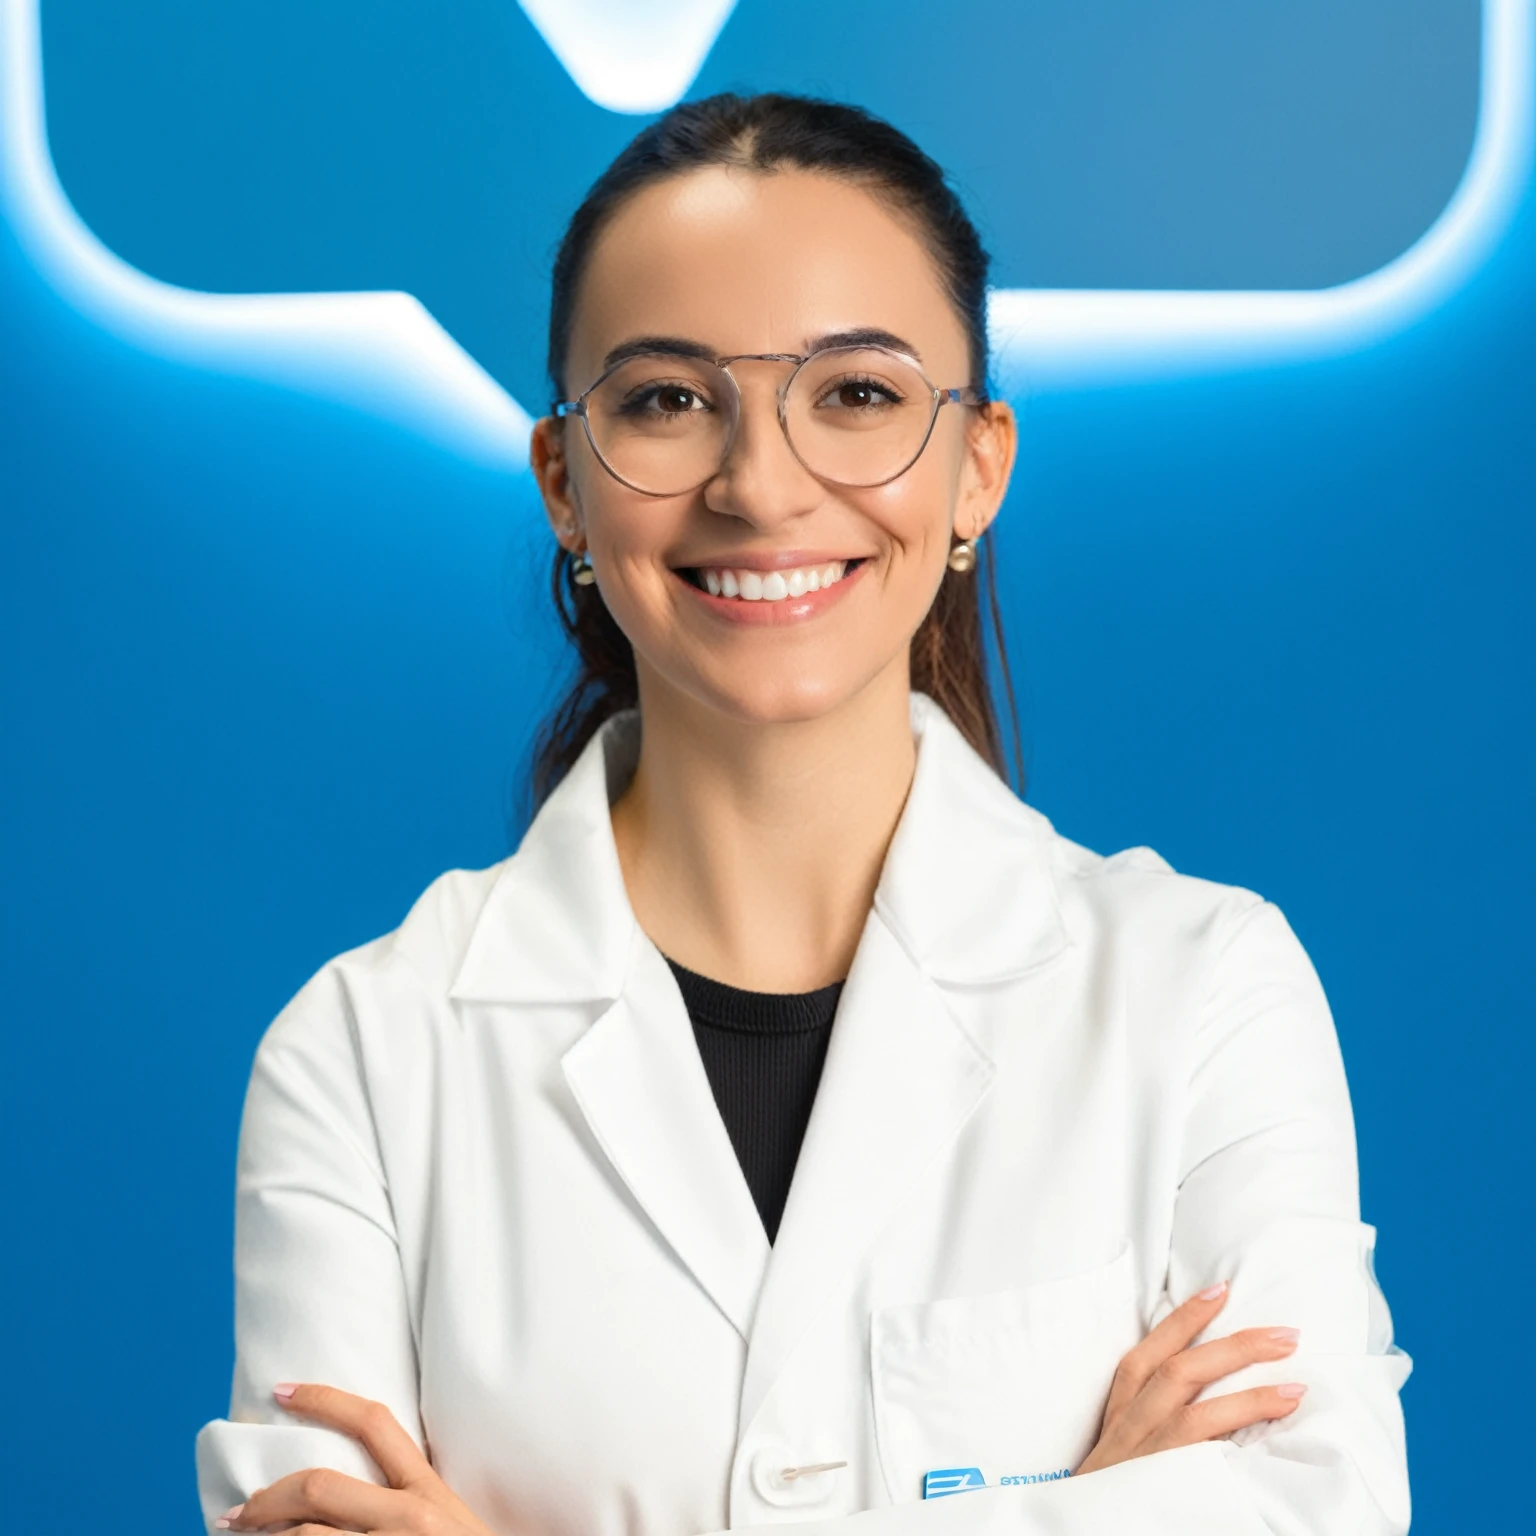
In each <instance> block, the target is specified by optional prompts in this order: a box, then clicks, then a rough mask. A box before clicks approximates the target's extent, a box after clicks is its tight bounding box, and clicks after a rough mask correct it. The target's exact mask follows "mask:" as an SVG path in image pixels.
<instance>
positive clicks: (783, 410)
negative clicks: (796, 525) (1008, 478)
mask: <svg viewBox="0 0 1536 1536" xmlns="http://www.w3.org/2000/svg"><path fill="white" fill-rule="evenodd" d="M740 362H759V363H793V364H795V368H794V371H793V372H792V373H791V374H790V375H789V377H788V378H786V379H785V380H784V382H783V383H782V384H780V386H779V389H778V412H779V425H780V427H781V428H783V431H784V436H785V438H786V440H787V441H788V443H789V447H790V452H791V453H793V454H794V456H795V457H796V458H797V459H798V460H799V461H800V463H801V464H803V465H804V466H805V468H806V469H808V470H809V471H810V472H811V474H813V475H815V476H816V477H817V479H819V480H827V481H830V482H832V483H833V484H834V485H848V486H860V487H868V486H875V485H885V484H886V483H887V482H889V481H891V480H894V479H896V477H897V476H898V475H902V474H905V473H906V471H907V470H909V469H910V468H911V467H912V466H913V464H915V463H916V462H917V460H918V457H919V456H920V455H921V453H922V451H923V449H924V448H926V447H927V446H928V439H929V437H930V436H932V434H933V424H934V422H935V421H936V420H937V419H938V415H939V409H940V407H941V406H945V405H950V404H956V405H985V404H986V395H985V393H984V392H983V391H982V390H980V389H975V388H971V387H969V386H966V387H963V388H959V389H939V388H936V387H935V386H934V385H933V384H932V383H930V382H929V380H928V377H927V375H925V374H924V372H923V370H922V368H921V366H920V365H919V364H918V362H917V359H916V358H913V357H908V356H907V355H906V353H904V352H897V351H894V350H893V349H891V348H889V347H881V346H848V347H827V348H826V349H825V350H823V351H820V352H812V353H811V354H810V355H809V356H802V355H801V354H799V353H794V352H742V353H738V354H737V355H736V356H734V357H717V358H699V357H688V356H686V355H682V354H679V353H675V352H642V353H639V354H636V355H634V356H630V357H626V358H624V359H622V360H621V361H620V362H617V363H615V364H614V365H613V366H612V367H611V368H609V369H608V370H607V371H606V372H604V373H603V374H601V375H600V376H599V377H598V379H597V380H596V382H595V383H593V384H592V385H591V387H590V388H588V389H586V390H585V391H583V393H582V394H580V395H579V396H577V398H576V399H574V400H561V401H557V402H556V404H555V406H554V413H555V415H556V416H560V417H565V416H580V417H581V420H582V425H583V426H584V427H585V428H586V431H587V441H588V442H590V443H591V445H592V451H593V452H594V453H595V454H596V455H597V457H598V460H599V461H600V462H601V464H602V466H603V468H604V469H606V470H607V471H608V473H609V474H610V475H612V476H613V477H614V479H616V480H618V481H620V482H621V483H622V484H624V485H627V486H629V488H630V489H631V490H635V491H641V492H643V493H645V494H646V495H648V496H679V495H682V494H683V493H684V492H685V491H692V490H697V489H698V487H699V486H701V485H704V484H706V483H707V482H708V481H710V480H713V479H714V477H715V476H716V475H717V474H719V472H720V470H721V469H722V468H723V467H724V465H725V461H726V458H727V456H728V455H729V454H730V451H731V444H732V443H733V442H734V441H735V438H736V428H737V426H738V424H739V422H740V420H741V389H740V386H739V385H738V384H737V382H736V379H735V376H734V375H733V374H732V373H731V371H730V370H731V364H732V363H740Z"/></svg>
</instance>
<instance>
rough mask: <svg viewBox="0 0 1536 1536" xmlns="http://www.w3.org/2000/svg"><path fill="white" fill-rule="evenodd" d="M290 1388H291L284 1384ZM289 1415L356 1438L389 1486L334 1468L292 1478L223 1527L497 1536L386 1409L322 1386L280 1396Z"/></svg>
mask: <svg viewBox="0 0 1536 1536" xmlns="http://www.w3.org/2000/svg"><path fill="white" fill-rule="evenodd" d="M287 1385H288V1384H287V1383H286V1382H285V1383H283V1386H284V1387H286V1386H287ZM276 1395H277V1398H278V1401H279V1402H280V1403H281V1404H282V1405H283V1407H285V1408H286V1409H288V1411H289V1412H290V1413H299V1414H303V1415H304V1417H305V1418H309V1419H317V1420H319V1422H320V1423H322V1424H325V1425H328V1426H329V1427H330V1428H332V1429H339V1430H341V1432H342V1433H343V1434H347V1435H351V1436H352V1437H353V1438H354V1439H356V1440H360V1441H362V1443H363V1447H364V1449H365V1450H366V1451H367V1452H368V1454H369V1455H370V1456H372V1457H373V1459H374V1460H375V1461H376V1462H378V1464H379V1470H380V1471H381V1472H382V1473H383V1474H384V1476H385V1477H386V1478H388V1479H389V1486H388V1487H387V1488H381V1487H379V1485H378V1484H377V1483H365V1482H363V1481H362V1479H360V1478H356V1477H348V1476H347V1474H346V1473H345V1472H337V1471H335V1470H334V1469H333V1468H331V1467H308V1468H306V1469H305V1470H304V1471H302V1472H290V1473H289V1474H288V1476H287V1477H280V1478H278V1480H277V1481H276V1482H275V1483H273V1484H272V1485H271V1486H270V1487H269V1488H260V1489H258V1490H257V1491H256V1492H255V1493H253V1494H252V1495H251V1496H250V1498H248V1499H247V1500H246V1501H245V1503H244V1504H237V1505H235V1507H234V1508H233V1509H231V1510H229V1511H227V1512H226V1513H225V1514H224V1515H223V1516H221V1517H220V1519H219V1520H218V1521H217V1522H216V1523H217V1524H218V1526H219V1527H220V1528H221V1529H227V1530H232V1531H255V1530H260V1529H262V1528H263V1527H265V1526H279V1527H280V1528H281V1529H282V1530H284V1531H285V1532H287V1533H289V1536H335V1533H336V1532H337V1531H348V1532H361V1533H364V1536H492V1532H491V1528H490V1527H489V1526H488V1525H486V1523H485V1522H484V1521H483V1520H480V1519H478V1518H477V1517H476V1516H475V1515H474V1513H473V1512H472V1511H471V1510H470V1509H469V1507H468V1505H466V1504H465V1503H464V1501H463V1500H462V1499H461V1498H459V1496H458V1495H457V1494H456V1493H454V1491H453V1490H452V1489H451V1488H450V1487H449V1486H448V1485H447V1483H445V1482H444V1481H443V1480H442V1478H440V1477H439V1476H438V1475H437V1473H436V1471H435V1470H434V1469H433V1467H432V1463H431V1462H430V1461H428V1460H427V1458H426V1457H425V1456H423V1455H422V1453H421V1452H420V1451H419V1450H418V1449H417V1448H416V1442H415V1441H414V1440H412V1439H411V1437H410V1436H409V1435H408V1434H407V1433H406V1432H405V1430H404V1429H402V1428H401V1426H400V1422H399V1420H398V1419H396V1418H395V1416H394V1414H392V1413H391V1412H390V1411H389V1409H388V1408H386V1407H385V1406H384V1404H383V1403H376V1402H373V1401H372V1400H371V1399H369V1398H366V1397H358V1396H356V1395H355V1394H354V1393H351V1392H343V1391H342V1390H341V1388H340V1387H326V1386H321V1385H319V1384H318V1383H315V1382H306V1383H301V1384H299V1385H297V1386H295V1387H294V1388H293V1390H292V1393H291V1395H289V1396H287V1397H284V1396H282V1395H281V1394H280V1393H279V1394H276Z"/></svg>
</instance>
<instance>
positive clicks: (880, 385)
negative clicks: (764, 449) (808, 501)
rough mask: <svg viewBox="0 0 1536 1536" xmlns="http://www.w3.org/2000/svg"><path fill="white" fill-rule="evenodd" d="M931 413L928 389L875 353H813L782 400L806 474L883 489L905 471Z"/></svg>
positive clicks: (913, 373) (902, 366)
mask: <svg viewBox="0 0 1536 1536" xmlns="http://www.w3.org/2000/svg"><path fill="white" fill-rule="evenodd" d="M936 411H937V404H936V396H935V394H934V390H933V386H932V385H931V384H929V382H928V380H927V379H925V378H924V377H923V375H922V373H921V372H919V371H918V369H917V368H916V367H914V366H913V365H912V364H911V363H908V362H905V361H903V359H902V358H901V357H899V356H898V355H897V354H896V353H894V352H888V351H886V350H885V349H884V348H882V347H834V348H829V349H828V350H827V351H825V352H816V353H813V354H812V355H811V357H810V358H809V359H808V360H807V361H806V363H805V364H804V365H803V366H802V367H801V369H800V370H799V372H798V373H797V374H796V375H795V377H794V381H793V383H792V384H791V385H790V388H789V392H788V394H787V395H786V396H785V399H784V425H785V430H786V431H787V432H788V434H789V441H790V446H791V447H792V448H793V449H794V450H795V453H796V455H797V456H798V457H799V459H800V462H801V463H802V464H804V465H805V467H806V468H807V469H808V470H810V472H811V473H812V474H813V475H817V476H819V477H820V478H821V479H823V480H831V481H833V482H834V483H837V484H840V485H883V484H884V483H885V482H886V481H887V480H893V479H895V478H896V476H897V475H899V474H900V473H901V472H902V471H903V470H904V469H906V468H908V466H910V465H911V463H912V462H913V460H914V459H916V458H917V456H918V454H920V453H921V452H922V450H923V444H924V443H925V442H927V440H928V432H929V429H930V428H931V427H932V425H933V418H934V415H935V413H936Z"/></svg>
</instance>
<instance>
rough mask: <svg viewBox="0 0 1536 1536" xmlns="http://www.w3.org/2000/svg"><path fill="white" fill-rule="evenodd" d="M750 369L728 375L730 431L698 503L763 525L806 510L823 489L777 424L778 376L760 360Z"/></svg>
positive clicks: (777, 523)
mask: <svg viewBox="0 0 1536 1536" xmlns="http://www.w3.org/2000/svg"><path fill="white" fill-rule="evenodd" d="M736 367H737V368H740V367H741V364H740V363H738V364H737V365H736ZM783 371H784V370H782V369H778V370H774V372H783ZM753 374H754V375H755V376H753V377H749V378H743V377H740V376H738V375H737V374H736V373H735V372H734V370H733V372H732V374H731V377H732V378H733V379H734V380H735V382H736V388H737V393H738V395H739V397H740V405H739V407H738V416H737V422H736V433H735V436H734V438H733V439H732V441H731V446H730V450H729V452H728V453H727V454H726V456H725V462H724V463H723V464H721V466H720V469H719V471H718V473H717V474H716V475H715V477H714V479H712V480H710V481H709V482H708V483H707V484H706V485H705V487H704V504H705V505H706V506H707V507H708V508H709V509H710V510H711V511H712V512H719V513H722V514H723V515H725V516H727V517H735V518H739V519H740V520H741V521H742V522H744V523H750V524H751V525H752V527H754V528H758V529H763V530H767V529H771V528H776V527H778V526H780V525H781V524H783V523H786V522H789V521H790V520H792V519H793V518H796V517H799V516H801V515H802V514H804V513H806V512H809V511H810V510H811V509H812V508H814V507H815V506H816V505H817V504H818V503H819V502H820V501H821V499H822V496H823V494H824V492H823V488H822V484H821V482H820V481H819V480H818V479H817V478H816V477H815V476H814V475H813V474H811V472H810V471H809V470H808V469H806V467H805V466H804V465H803V464H802V463H801V462H800V461H799V459H797V458H796V457H795V455H794V452H793V450H791V448H790V446H789V439H788V438H786V437H785V435H784V429H783V427H782V426H781V425H780V423H779V402H778V394H777V389H776V385H777V383H778V382H780V381H779V380H777V379H775V378H774V377H773V373H772V372H770V371H769V370H768V369H767V368H765V367H763V366H762V365H754V367H753Z"/></svg>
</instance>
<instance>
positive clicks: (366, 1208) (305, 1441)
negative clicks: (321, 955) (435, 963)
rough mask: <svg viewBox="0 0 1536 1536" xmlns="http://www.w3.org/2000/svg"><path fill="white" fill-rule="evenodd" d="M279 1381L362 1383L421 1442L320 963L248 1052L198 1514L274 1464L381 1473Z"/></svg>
mask: <svg viewBox="0 0 1536 1536" xmlns="http://www.w3.org/2000/svg"><path fill="white" fill-rule="evenodd" d="M281 1381H297V1382H306V1381H311V1382H325V1383H328V1384H330V1385H332V1386H337V1387H341V1388H344V1389H345V1390H346V1391H349V1392H356V1393H359V1394H360V1395H362V1396H364V1397H370V1398H375V1399H377V1400H379V1401H381V1402H384V1403H385V1404H387V1405H388V1407H389V1408H390V1409H391V1411H392V1412H393V1413H394V1415H395V1417H396V1419H398V1420H399V1422H400V1423H401V1424H402V1425H404V1426H405V1428H406V1429H407V1430H408V1431H409V1432H410V1433H411V1434H412V1435H413V1436H414V1438H415V1440H416V1443H417V1444H418V1445H422V1444H423V1437H422V1430H421V1421H420V1414H419V1409H418V1402H417V1369H416V1351H415V1344H414V1340H413V1335H412V1328H411V1320H410V1314H409V1311H408V1308H407V1304H406V1292H405V1286H404V1282H403V1278H402V1270H401V1263H400V1253H399V1247H398V1244H397V1241H396V1236H395V1228H394V1220H393V1216H392V1213H391V1209H390V1200H389V1192H388V1188H387V1185H386V1181H385V1177H384V1171H383V1168H382V1165H381V1161H380V1157H379V1151H378V1143H377V1138H376V1136H375V1132H374V1125H373V1117H372V1111H371V1107H370V1103H369V1097H368V1092H367V1085H366V1077H365V1074H364V1072H363V1071H362V1067H361V1055H360V1050H359V1043H358V1037H357V1031H356V1020H355V1017H354V1014H353V1011H352V1008H351V1006H350V1002H349V998H348V995H347V991H346V986H345V982H344V980H343V978H342V975H341V973H340V972H339V970H338V969H337V968H336V967H334V966H330V967H327V968H326V969H325V970H322V971H321V972H320V973H319V975H317V976H316V977H315V978H314V979H313V980H312V981H310V983H309V984H308V985H307V986H306V987H305V988H304V989H303V990H302V991H301V992H300V993H299V994H298V996H297V997H295V998H294V1000H293V1001H292V1002H291V1003H290V1004H289V1005H288V1007H287V1008H286V1009H284V1010H283V1012H282V1013H281V1014H279V1015H278V1017H277V1018H276V1019H275V1020H274V1021H273V1023H272V1024H271V1026H270V1027H269V1028H268V1030H267V1032H266V1034H265V1035H264V1036H263V1037H262V1040H261V1043H260V1045H259V1046H258V1048H257V1051H256V1058H255V1062H254V1064H253V1066H252V1069H251V1076H250V1082H249V1086H248V1088H247V1091H246V1097H245V1107H244V1112H243V1115H242V1118H241V1124H240V1139H239V1151H238V1157H237V1170H236V1186H235V1367H234V1377H233V1382H232V1386H231V1391H230V1405H229V1417H228V1418H227V1419H215V1420H213V1421H212V1422H211V1423H209V1424H206V1425H205V1426H204V1427H203V1428H202V1430H201V1431H200V1432H199V1434H198V1436H197V1444H196V1461H197V1480H198V1494H199V1498H200V1500H201V1504H202V1509H203V1516H204V1520H205V1523H206V1524H207V1526H208V1528H209V1529H210V1530H211V1529H212V1522H213V1521H214V1520H215V1519H217V1517H218V1516H219V1515H221V1514H223V1512H224V1511H225V1510H226V1509H227V1508H228V1507H229V1506H230V1505H231V1504H235V1503H239V1502H241V1501H243V1500H244V1499H246V1498H247V1497H248V1496H249V1495H250V1494H251V1493H253V1492H254V1491H255V1490H256V1489H257V1488H261V1487H266V1486H268V1485H269V1484H271V1483H273V1482H275V1481H276V1480H277V1479H278V1478H280V1477H282V1476H285V1475H286V1474H287V1473H289V1472H295V1471H298V1470H300V1469H302V1468H305V1467H334V1468H336V1469H338V1470H340V1471H343V1472H347V1473H350V1474H351V1475H352V1476H354V1477H359V1478H364V1479H367V1480H368V1481H371V1482H374V1483H381V1484H382V1483H383V1482H384V1478H383V1476H382V1475H381V1473H380V1472H379V1470H378V1468H377V1467H376V1466H375V1465H374V1463H373V1460H372V1458H371V1457H369V1455H368V1454H367V1452H366V1451H364V1450H363V1449H362V1447H361V1445H360V1444H359V1443H358V1442H357V1441H356V1440H354V1439H352V1438H351V1437H349V1436H347V1435H344V1434H342V1433H340V1432H339V1431H337V1430H333V1429H329V1428H327V1427H325V1426H323V1425H320V1424H316V1423H314V1422H312V1421H306V1420H304V1419H302V1418H299V1417H298V1416H296V1415H292V1414H289V1413H288V1412H286V1411H285V1410H284V1409H283V1408H282V1407H281V1406H279V1404H278V1403H277V1401H276V1400H275V1399H274V1398H273V1397H272V1388H273V1387H274V1386H275V1385H276V1384H277V1383H278V1382H281Z"/></svg>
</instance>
